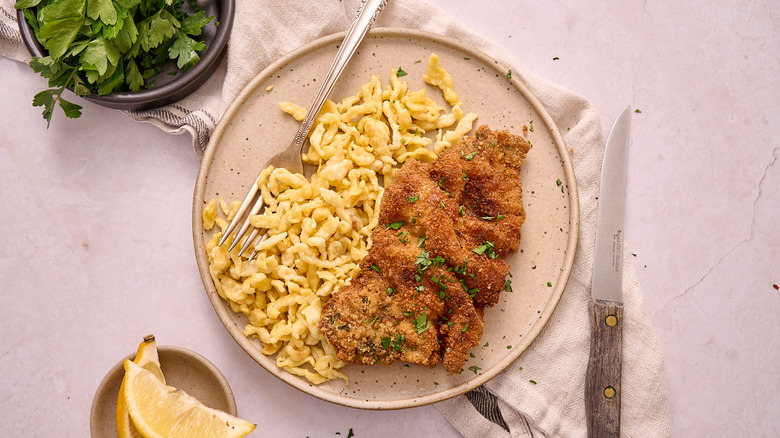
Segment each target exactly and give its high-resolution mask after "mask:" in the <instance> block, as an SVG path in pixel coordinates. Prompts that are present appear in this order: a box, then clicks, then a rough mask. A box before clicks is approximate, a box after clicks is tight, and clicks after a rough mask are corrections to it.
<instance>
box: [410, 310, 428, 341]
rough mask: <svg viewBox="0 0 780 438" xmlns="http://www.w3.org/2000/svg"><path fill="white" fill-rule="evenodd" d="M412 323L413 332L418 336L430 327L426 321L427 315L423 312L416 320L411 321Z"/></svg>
mask: <svg viewBox="0 0 780 438" xmlns="http://www.w3.org/2000/svg"><path fill="white" fill-rule="evenodd" d="M412 322H413V323H414V331H415V332H416V333H417V334H418V335H420V334H422V333H423V332H425V331H426V330H428V328H429V327H430V326H431V322H430V321H428V315H426V314H425V312H423V313H421V314H420V316H418V317H417V319H415V320H413V321H412Z"/></svg>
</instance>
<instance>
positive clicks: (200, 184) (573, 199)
mask: <svg viewBox="0 0 780 438" xmlns="http://www.w3.org/2000/svg"><path fill="white" fill-rule="evenodd" d="M370 33H371V34H372V35H376V36H380V37H382V36H384V37H400V38H415V39H425V40H428V41H435V42H437V43H440V44H448V45H450V46H452V47H457V48H458V50H460V51H462V52H463V53H464V54H468V56H470V57H472V58H475V59H479V60H480V61H482V62H483V63H484V64H485V65H489V66H491V67H492V69H493V70H494V71H495V72H496V73H497V74H499V75H501V76H504V75H505V74H506V72H507V71H508V70H509V67H507V66H504V65H503V64H501V63H500V62H498V61H497V60H495V59H494V58H492V57H490V56H488V55H487V54H485V53H484V52H482V51H481V50H479V49H476V48H474V47H471V46H466V45H464V44H463V43H462V42H460V41H457V40H455V39H453V38H450V37H446V36H443V35H439V34H433V33H430V32H423V31H419V30H414V29H402V28H377V29H372V30H371V31H370ZM343 38H344V32H341V33H337V34H333V35H329V36H325V37H322V38H320V39H317V40H315V41H312V42H311V43H308V44H306V45H303V46H301V47H299V48H298V49H295V50H293V51H292V52H290V53H288V54H287V55H284V56H283V57H282V58H280V59H279V60H277V61H276V62H274V63H272V64H271V65H269V66H268V67H266V68H265V69H264V70H263V71H262V72H261V73H260V74H258V75H257V76H255V77H254V79H252V80H251V81H250V82H249V83H248V84H247V85H246V87H244V89H243V90H242V91H241V92H240V93H239V94H238V96H236V98H235V99H234V101H233V102H232V103H231V104H230V106H229V107H228V108H227V110H226V111H225V114H224V115H223V116H222V118H221V119H220V121H219V123H218V124H217V127H216V129H215V131H214V133H213V134H212V136H211V138H210V141H209V145H208V147H207V148H206V151H205V152H204V156H203V158H202V160H201V165H200V168H199V170H198V176H197V180H196V183H195V190H194V197H193V230H192V231H193V242H194V245H195V256H196V259H197V263H198V268H199V271H200V274H201V279H202V280H203V284H204V286H205V288H206V291H207V293H208V297H209V300H210V301H211V304H212V305H213V307H214V310H215V311H216V313H217V315H218V316H219V319H220V321H221V322H222V324H223V325H224V326H225V328H226V329H227V330H228V332H229V333H230V334H231V336H232V337H233V339H234V340H235V341H236V342H237V343H238V344H239V345H240V346H241V348H243V349H244V351H246V353H247V354H249V355H250V356H251V357H252V358H253V359H255V361H257V362H258V363H259V364H260V365H261V366H263V368H265V369H266V370H267V371H269V372H270V373H271V374H273V375H274V376H276V377H278V378H279V379H280V380H282V381H284V382H285V383H287V384H289V385H291V386H293V387H294V388H296V389H299V390H301V391H303V392H305V393H307V394H309V395H312V396H314V397H316V398H319V399H322V400H325V401H329V402H332V403H336V404H339V405H343V406H347V407H352V408H359V409H368V410H392V409H405V408H410V407H417V406H423V405H427V404H431V403H436V402H440V401H443V400H447V399H450V398H452V397H455V396H458V395H461V394H463V393H465V392H467V391H469V390H471V389H474V388H477V387H479V386H481V385H483V384H484V383H486V382H488V381H489V380H490V379H492V378H493V377H495V376H496V375H498V374H499V373H500V372H501V371H503V370H504V369H505V368H506V367H507V366H509V365H510V364H511V363H512V362H514V361H515V360H516V359H517V358H518V357H519V356H520V355H521V354H522V353H523V352H524V351H525V350H526V349H527V348H528V346H529V345H531V343H532V342H533V341H534V340H535V339H536V337H537V336H538V335H539V333H540V332H541V331H542V329H543V328H544V326H545V325H546V324H547V322H548V321H549V319H550V317H551V316H552V314H553V312H554V311H555V308H556V307H557V306H558V303H559V302H560V299H561V296H562V295H563V292H564V289H565V288H566V284H567V282H568V279H569V275H570V273H571V269H572V266H573V264H574V255H575V252H576V247H577V242H578V236H579V200H578V195H577V183H576V179H575V175H574V168H573V166H572V162H571V157H570V156H569V151H568V148H567V147H566V144H565V142H564V140H563V137H562V136H561V134H560V132H559V130H558V128H557V125H556V124H555V122H554V121H553V119H552V117H551V116H550V115H549V113H548V112H547V110H546V109H545V107H544V105H542V103H541V102H540V101H539V99H538V98H537V97H536V96H535V95H534V94H533V93H532V92H531V90H530V89H529V88H528V86H527V85H526V84H525V83H523V82H522V81H520V80H519V79H517V78H516V77H511V78H508V79H507V80H508V81H509V82H510V83H511V84H512V85H513V86H514V87H515V88H516V89H517V90H518V91H519V92H520V93H521V94H522V95H523V97H524V98H525V99H526V100H527V101H528V103H529V104H530V106H531V107H532V108H533V109H534V110H535V111H536V112H537V113H538V114H539V115H540V116H541V117H542V119H543V121H544V124H545V126H546V127H547V128H548V129H549V133H550V135H551V137H552V139H553V142H554V143H555V147H556V149H557V151H558V154H559V156H560V159H561V162H562V166H563V170H564V175H565V178H566V181H565V183H566V185H567V188H568V192H569V193H568V208H569V217H570V219H569V229H568V230H567V231H568V239H567V243H566V249H565V254H564V260H563V264H562V266H561V271H560V276H559V277H558V281H556V283H555V284H554V286H553V290H552V292H551V295H550V299H549V300H548V302H547V304H546V306H545V307H544V309H543V310H542V312H541V315H540V317H539V319H538V320H537V321H536V323H535V324H534V325H533V326H532V327H531V328H530V329H529V330H528V332H527V333H526V334H525V336H524V337H523V341H522V342H521V343H520V344H519V345H515V346H514V348H512V351H511V353H510V354H508V355H506V356H505V357H504V358H503V359H502V360H500V361H498V362H497V363H496V364H495V365H494V366H493V367H491V369H490V370H485V372H484V373H482V374H480V375H479V376H477V377H475V378H473V379H471V380H469V381H467V382H465V383H462V384H459V385H454V386H452V387H449V388H443V389H442V390H441V391H439V392H436V393H433V394H427V395H423V396H419V397H408V398H401V399H395V400H369V399H356V398H350V397H345V396H342V395H339V394H334V393H331V392H327V391H324V390H322V389H320V388H319V387H317V386H316V385H313V384H311V383H309V382H308V381H306V380H305V379H303V378H300V377H298V376H294V375H291V374H288V373H286V372H284V371H283V370H281V369H280V368H279V367H277V366H276V365H275V362H274V361H269V358H268V357H265V356H264V355H262V353H259V352H258V351H257V348H256V347H255V346H254V345H253V344H252V341H251V340H250V339H248V338H247V337H245V336H244V334H243V332H242V331H241V330H240V329H239V328H238V327H236V326H235V325H231V324H229V323H228V321H229V320H230V318H231V315H230V314H229V312H230V310H229V308H228V307H227V306H226V305H225V303H224V300H223V299H222V298H221V297H220V296H219V293H218V292H217V291H216V288H215V287H214V284H213V280H212V279H211V276H210V274H209V266H208V257H207V254H206V251H205V243H204V242H201V241H200V240H199V239H200V236H201V235H202V230H203V222H202V206H203V205H204V204H203V202H204V192H205V187H206V180H207V176H208V174H209V169H210V167H211V164H212V162H213V158H214V154H215V152H216V149H217V145H218V144H219V142H220V138H221V137H222V135H224V132H225V131H226V130H227V129H229V126H230V122H231V120H232V119H233V117H234V115H235V114H236V113H237V112H238V111H239V110H240V108H241V106H242V105H243V104H244V103H245V101H246V100H247V99H249V98H250V97H251V96H252V94H253V93H255V92H256V91H257V89H258V88H259V87H260V85H261V84H263V83H264V82H266V81H267V80H268V79H269V77H271V75H272V74H273V72H275V71H276V70H278V69H279V68H280V67H281V66H284V65H285V64H288V63H290V62H291V61H293V60H295V59H297V58H299V57H301V56H304V55H306V54H307V53H309V52H312V51H316V50H320V49H323V48H324V47H327V46H329V45H332V44H334V43H338V42H340V41H341V40H342V39H343ZM258 355H259V356H260V357H258Z"/></svg>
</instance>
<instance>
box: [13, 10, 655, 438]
mask: <svg viewBox="0 0 780 438" xmlns="http://www.w3.org/2000/svg"><path fill="white" fill-rule="evenodd" d="M13 3H14V2H13V1H11V0H0V55H3V56H6V57H9V58H13V59H16V60H19V61H23V62H27V61H28V60H29V54H27V52H26V50H25V49H24V46H23V44H22V41H21V39H20V37H19V33H18V28H17V23H16V21H15V11H14V9H13ZM357 5H358V0H343V1H338V2H337V1H335V0H334V1H330V2H295V6H294V7H291V3H290V2H286V1H282V0H278V1H260V0H238V5H237V7H236V17H235V23H234V26H233V33H232V35H231V39H230V42H229V46H228V56H227V57H226V59H225V60H224V61H223V63H222V65H221V66H220V68H219V69H218V70H217V71H216V73H215V74H214V75H213V77H212V78H211V79H210V80H209V81H208V82H207V83H206V84H205V85H204V86H203V87H202V88H200V89H199V90H198V91H197V92H196V93H195V94H193V95H192V96H190V97H187V98H185V99H183V100H182V101H180V102H177V103H175V104H173V105H168V106H166V107H163V108H158V109H153V110H148V111H137V112H128V113H127V114H128V115H129V116H130V117H132V118H134V119H136V120H138V121H146V122H150V123H153V124H155V125H157V126H159V127H160V128H162V129H164V130H165V131H167V132H171V133H180V132H183V131H187V132H190V133H191V134H192V137H193V145H194V147H195V150H196V152H197V153H198V154H202V152H203V150H204V148H205V147H206V145H207V144H208V138H209V135H210V133H211V132H212V131H213V130H214V128H215V126H216V124H217V122H218V121H219V118H220V116H221V115H222V114H223V112H224V111H225V110H226V108H227V107H228V105H229V104H230V103H231V101H232V100H233V98H234V97H235V96H236V95H237V94H238V93H239V91H240V90H241V89H242V88H243V87H244V86H245V84H247V83H248V82H249V81H250V79H252V78H253V77H254V76H255V75H257V74H258V73H259V72H260V71H261V70H262V69H263V68H264V67H266V66H268V65H269V64H270V63H272V62H273V61H275V60H276V59H278V58H279V57H280V56H282V55H284V54H286V53H287V52H289V51H291V50H293V49H295V48H297V47H298V46H300V45H303V44H306V43H308V42H310V41H312V40H315V39H317V38H319V37H322V36H325V35H329V34H332V33H336V32H341V31H344V30H345V29H346V28H347V26H348V25H349V24H350V22H351V21H352V19H353V18H354V16H355V12H356V11H357ZM375 26H383V27H406V28H416V29H423V30H427V31H431V32H435V33H439V34H444V35H447V36H450V37H454V38H457V39H459V40H460V41H462V42H463V43H464V44H467V45H471V46H473V47H476V48H478V49H481V50H482V51H484V52H486V53H487V54H489V55H490V56H492V57H494V58H495V59H497V60H499V61H500V62H502V63H503V64H505V65H507V66H511V69H512V72H513V75H517V76H518V77H520V78H521V79H522V80H523V81H525V82H526V83H527V84H528V86H529V87H530V89H531V90H532V92H533V93H534V94H536V96H537V97H538V98H539V100H540V101H541V102H542V103H543V104H544V106H545V107H546V109H547V111H548V112H549V113H550V115H551V116H552V118H553V120H554V121H555V122H556V124H557V125H558V126H562V127H563V126H565V127H567V128H570V129H567V130H563V135H564V140H565V141H566V144H567V146H568V147H570V148H571V149H573V151H574V153H573V157H572V161H573V163H574V170H575V174H576V176H577V183H578V188H579V197H580V212H581V218H580V236H579V246H578V249H577V253H576V256H575V261H574V267H573V270H572V273H571V277H570V279H569V283H568V285H567V287H566V290H565V292H564V294H563V297H562V299H561V301H560V304H559V305H558V307H557V309H556V311H555V313H554V314H553V316H552V319H551V320H550V321H549V323H548V324H547V326H546V327H545V329H544V330H543V331H542V332H541V334H540V335H539V337H538V338H537V339H536V341H535V342H534V343H533V344H532V345H531V346H530V348H529V349H528V350H527V351H526V352H524V353H523V354H522V355H521V356H520V358H519V359H518V360H517V362H516V363H514V364H513V365H511V366H510V367H509V368H508V369H507V370H506V371H504V372H503V373H502V374H500V375H499V376H497V377H496V378H495V379H493V380H491V381H490V382H488V383H487V384H485V385H484V386H483V387H481V388H479V389H477V390H474V391H471V392H469V393H468V394H466V395H464V396H460V397H457V398H454V399H452V400H449V401H445V402H442V403H439V404H437V407H438V408H439V409H440V410H441V412H442V413H443V414H444V415H445V416H446V417H447V419H449V421H450V422H451V423H452V424H453V425H454V426H455V427H456V428H457V429H458V430H459V431H460V432H461V433H462V434H463V435H464V436H466V437H479V438H486V437H510V436H511V437H541V436H543V437H581V436H585V435H586V425H585V424H586V423H585V407H584V403H585V402H584V400H585V399H584V386H585V369H586V366H587V360H588V354H589V353H588V352H589V346H590V323H589V317H588V315H589V313H588V299H589V291H590V282H591V268H592V262H593V260H592V256H593V247H594V236H595V220H596V206H597V201H596V197H597V194H598V189H599V176H600V171H601V159H602V156H603V153H604V141H603V136H602V133H601V125H600V122H599V118H598V114H597V113H596V111H595V110H594V109H593V107H591V106H590V104H589V103H588V102H587V101H586V100H585V99H583V98H582V97H580V96H578V95H576V94H575V93H572V92H571V91H568V90H565V89H563V88H561V87H560V86H557V85H555V84H553V83H550V82H549V81H546V80H544V79H542V78H539V77H538V76H535V75H534V74H533V73H531V72H529V71H528V70H527V69H526V68H525V67H524V66H523V65H522V64H521V63H520V62H519V61H518V59H517V58H515V56H513V55H512V54H511V53H509V52H507V51H506V50H504V49H503V48H501V47H500V46H498V45H496V44H494V43H492V42H490V41H487V40H486V39H484V38H482V37H480V36H478V35H476V34H474V33H472V32H471V31H469V30H468V29H466V28H465V27H464V26H463V25H462V24H460V23H459V22H458V21H457V20H455V19H454V18H452V17H451V16H449V15H448V14H446V13H445V12H443V11H441V10H440V9H439V8H437V7H435V6H433V5H430V4H428V3H426V2H425V1H421V0H390V4H389V5H388V6H387V7H386V8H385V10H384V11H383V12H382V14H381V16H380V18H379V20H378V21H377V23H376V24H375ZM30 74H34V73H33V72H32V71H30ZM31 99H32V96H31ZM629 238H630V236H629ZM626 254H627V255H626V259H625V260H624V278H623V284H624V294H625V327H624V340H623V342H624V350H623V382H622V385H623V399H622V402H623V403H622V405H623V409H622V421H621V423H622V432H623V434H622V435H623V436H624V437H643V438H644V437H666V436H669V435H670V431H669V417H668V410H667V409H668V408H667V396H666V381H665V377H664V364H663V355H662V352H661V349H660V346H659V343H658V341H657V339H656V335H655V331H654V330H653V327H652V326H651V324H650V322H649V320H648V318H647V315H646V313H645V310H644V303H643V301H642V292H641V289H640V286H639V283H638V280H637V277H636V273H635V271H634V266H633V263H632V261H631V260H630V255H628V254H629V251H626Z"/></svg>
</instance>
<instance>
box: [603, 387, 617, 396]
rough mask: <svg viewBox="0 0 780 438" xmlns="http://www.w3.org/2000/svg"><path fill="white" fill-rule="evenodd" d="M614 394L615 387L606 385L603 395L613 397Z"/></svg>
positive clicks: (615, 393)
mask: <svg viewBox="0 0 780 438" xmlns="http://www.w3.org/2000/svg"><path fill="white" fill-rule="evenodd" d="M615 395H617V391H615V388H613V387H611V386H607V387H606V388H604V397H606V398H614V397H615Z"/></svg>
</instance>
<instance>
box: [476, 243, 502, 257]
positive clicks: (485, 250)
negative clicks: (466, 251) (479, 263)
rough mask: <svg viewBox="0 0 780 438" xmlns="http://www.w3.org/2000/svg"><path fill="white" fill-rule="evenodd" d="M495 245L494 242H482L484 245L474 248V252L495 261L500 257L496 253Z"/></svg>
mask: <svg viewBox="0 0 780 438" xmlns="http://www.w3.org/2000/svg"><path fill="white" fill-rule="evenodd" d="M494 248H495V244H494V243H493V242H487V241H484V242H482V245H479V246H478V247H476V248H474V249H473V250H472V251H474V252H475V253H477V254H479V255H482V254H485V255H486V256H488V258H490V259H494V258H496V257H498V254H496V253H495V252H494Z"/></svg>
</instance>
